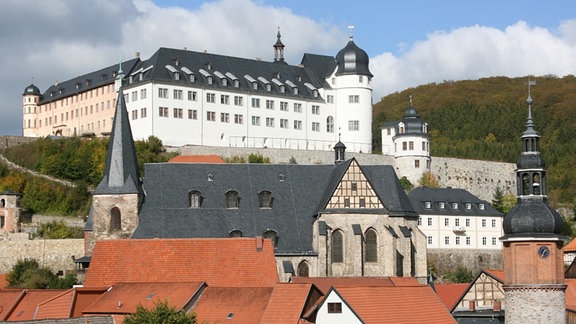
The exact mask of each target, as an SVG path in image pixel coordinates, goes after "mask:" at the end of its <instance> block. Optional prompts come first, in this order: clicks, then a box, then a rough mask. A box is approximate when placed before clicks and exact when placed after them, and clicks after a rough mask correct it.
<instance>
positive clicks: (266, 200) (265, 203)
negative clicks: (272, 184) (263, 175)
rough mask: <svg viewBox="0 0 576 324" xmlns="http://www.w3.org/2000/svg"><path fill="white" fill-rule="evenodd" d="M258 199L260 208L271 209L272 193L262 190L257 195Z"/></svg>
mask: <svg viewBox="0 0 576 324" xmlns="http://www.w3.org/2000/svg"><path fill="white" fill-rule="evenodd" d="M258 199H259V200H260V208H272V192H270V191H268V190H262V191H260V193H259V194H258Z"/></svg>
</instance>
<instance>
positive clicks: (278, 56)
mask: <svg viewBox="0 0 576 324" xmlns="http://www.w3.org/2000/svg"><path fill="white" fill-rule="evenodd" d="M281 37H282V35H280V27H278V33H277V34H276V38H277V39H276V44H274V62H283V61H284V44H282V41H281V40H280V38H281Z"/></svg>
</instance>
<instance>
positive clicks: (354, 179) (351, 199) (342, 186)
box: [326, 160, 384, 209]
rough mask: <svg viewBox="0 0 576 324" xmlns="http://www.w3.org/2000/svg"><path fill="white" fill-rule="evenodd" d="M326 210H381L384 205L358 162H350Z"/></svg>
mask: <svg viewBox="0 0 576 324" xmlns="http://www.w3.org/2000/svg"><path fill="white" fill-rule="evenodd" d="M326 208H327V209H338V208H354V209H362V208H366V209H381V208H384V205H383V204H382V201H381V200H380V198H379V197H378V195H377V194H376V191H375V190H374V188H373V187H372V185H371V184H370V182H369V181H368V178H367V177H366V175H365V174H364V172H362V169H361V168H360V166H359V165H358V162H356V160H352V161H351V163H350V165H349V166H348V169H347V170H346V171H345V172H344V175H343V176H342V178H341V179H340V182H339V183H338V185H337V186H336V189H335V190H334V192H333V193H332V196H331V197H330V200H329V201H328V204H327V205H326Z"/></svg>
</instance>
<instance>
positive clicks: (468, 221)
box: [466, 218, 470, 227]
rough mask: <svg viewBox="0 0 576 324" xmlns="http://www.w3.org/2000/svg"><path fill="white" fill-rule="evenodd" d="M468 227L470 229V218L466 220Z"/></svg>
mask: <svg viewBox="0 0 576 324" xmlns="http://www.w3.org/2000/svg"><path fill="white" fill-rule="evenodd" d="M466 227H470V218H466Z"/></svg>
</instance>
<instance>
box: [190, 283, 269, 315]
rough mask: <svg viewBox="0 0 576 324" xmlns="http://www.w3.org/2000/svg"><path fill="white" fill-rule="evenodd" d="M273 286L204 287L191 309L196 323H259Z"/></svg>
mask: <svg viewBox="0 0 576 324" xmlns="http://www.w3.org/2000/svg"><path fill="white" fill-rule="evenodd" d="M273 289H274V288H271V287H270V288H254V287H235V288H234V287H229V288H227V287H210V286H208V288H206V290H205V291H204V293H203V294H202V296H201V297H200V300H198V303H197V304H196V306H195V307H194V309H193V310H192V311H193V312H194V313H196V317H197V319H198V323H204V322H208V323H223V322H226V323H260V320H261V318H262V315H263V314H264V310H265V309H266V305H267V304H268V300H269V299H270V296H271V295H272V291H273Z"/></svg>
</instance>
